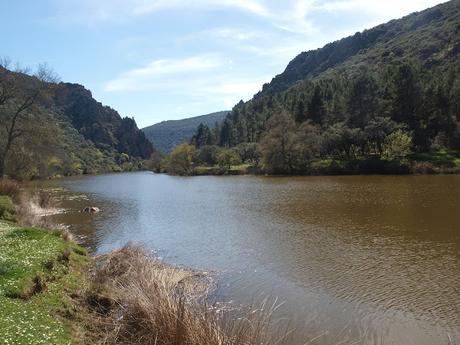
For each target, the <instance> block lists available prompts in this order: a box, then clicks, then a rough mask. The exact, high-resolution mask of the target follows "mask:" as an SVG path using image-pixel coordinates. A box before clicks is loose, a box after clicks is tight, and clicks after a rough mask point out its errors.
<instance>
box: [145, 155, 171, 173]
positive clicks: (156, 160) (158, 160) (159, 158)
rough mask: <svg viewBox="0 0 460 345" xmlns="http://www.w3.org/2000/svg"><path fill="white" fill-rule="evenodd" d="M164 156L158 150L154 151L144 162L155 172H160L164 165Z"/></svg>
mask: <svg viewBox="0 0 460 345" xmlns="http://www.w3.org/2000/svg"><path fill="white" fill-rule="evenodd" d="M165 157H166V156H165V155H164V154H163V153H161V152H160V151H154V152H153V153H152V154H151V155H150V158H149V159H148V160H147V161H146V162H145V166H146V167H147V169H150V170H152V171H154V172H156V173H161V172H162V171H163V168H164V165H165Z"/></svg>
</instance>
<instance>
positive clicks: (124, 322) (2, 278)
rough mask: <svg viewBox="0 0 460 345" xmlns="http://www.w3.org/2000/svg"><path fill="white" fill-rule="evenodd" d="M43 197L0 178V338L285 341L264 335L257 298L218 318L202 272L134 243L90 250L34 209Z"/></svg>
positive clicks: (209, 281) (195, 343) (175, 344)
mask: <svg viewBox="0 0 460 345" xmlns="http://www.w3.org/2000/svg"><path fill="white" fill-rule="evenodd" d="M49 202H50V201H49V198H47V197H46V196H45V195H44V194H41V195H33V194H31V193H30V192H27V193H26V192H24V191H23V190H22V189H21V186H20V185H19V184H17V183H16V182H13V181H11V180H0V249H1V255H0V269H1V270H0V343H1V344H70V343H71V344H165V345H169V344H172V345H183V344H190V345H203V344H216V345H217V344H219V345H221V344H222V345H224V344H225V345H226V344H228V345H231V344H235V345H237V344H254V345H256V344H275V343H276V344H283V343H288V340H289V337H288V335H289V333H288V332H284V333H278V334H277V335H276V336H273V335H272V336H270V335H269V334H270V333H269V332H268V329H269V325H270V322H269V319H270V308H265V307H266V306H264V308H261V309H265V310H267V309H268V311H264V312H260V313H259V312H258V311H257V310H254V311H253V312H251V313H250V314H249V315H248V316H247V317H246V318H241V319H235V320H234V321H225V322H224V321H223V320H224V319H225V318H224V315H223V314H222V313H220V312H219V311H218V310H216V308H214V307H212V306H211V305H208V302H207V296H208V294H209V293H210V292H211V291H212V290H213V289H214V287H215V281H214V278H213V277H212V276H210V275H209V274H204V273H201V272H198V271H194V270H192V269H186V268H178V267H174V266H171V265H168V264H165V263H164V262H162V261H159V260H158V259H156V258H155V257H153V256H152V254H151V253H149V252H148V251H147V250H145V249H143V248H142V247H138V246H134V245H127V246H125V247H123V248H121V249H119V250H115V251H113V252H110V253H106V254H104V255H100V256H96V257H94V256H90V255H89V254H88V253H87V251H86V250H85V249H84V248H82V247H81V246H80V245H78V244H77V243H75V241H74V240H73V238H72V236H71V234H70V233H69V232H67V231H66V230H62V229H53V227H52V225H50V224H46V223H43V222H42V221H41V218H40V217H37V214H36V212H37V210H43V208H44V207H49V206H50V205H49ZM34 212H35V214H34ZM32 225H33V226H32ZM44 226H48V227H49V228H44Z"/></svg>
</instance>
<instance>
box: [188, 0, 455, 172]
mask: <svg viewBox="0 0 460 345" xmlns="http://www.w3.org/2000/svg"><path fill="white" fill-rule="evenodd" d="M458 75H460V1H459V0H453V1H449V2H446V3H443V4H441V5H438V6H436V7H433V8H430V9H427V10H425V11H421V12H417V13H413V14H411V15H408V16H406V17H404V18H401V19H398V20H392V21H390V22H388V23H386V24H382V25H379V26H377V27H375V28H373V29H370V30H365V31H363V32H361V33H356V34H355V35H353V36H350V37H347V38H344V39H341V40H339V41H336V42H333V43H330V44H328V45H326V46H324V47H323V48H320V49H317V50H313V51H308V52H303V53H301V54H299V55H298V56H297V57H295V58H294V59H293V60H292V61H291V62H290V63H289V64H288V66H287V67H286V69H285V71H284V72H283V73H281V74H279V75H277V76H276V77H274V78H273V79H272V81H271V82H270V83H267V84H265V85H264V86H263V88H262V91H261V92H259V93H258V94H256V95H255V96H254V97H253V99H251V100H250V101H248V102H246V103H243V102H240V103H239V104H237V105H236V106H235V107H234V108H233V109H232V111H231V112H230V113H229V114H228V116H226V118H225V119H224V121H222V122H221V125H220V126H219V128H217V129H215V130H214V132H213V133H212V135H211V137H212V138H215V139H214V140H215V142H214V144H217V145H219V146H223V147H236V146H241V145H245V144H247V143H252V144H257V145H258V152H259V153H262V154H263V156H264V157H263V161H264V162H265V165H270V164H269V163H268V161H269V160H270V159H277V160H278V163H279V164H277V167H276V169H273V170H277V171H278V172H282V173H289V172H304V171H306V170H308V169H310V168H309V167H311V164H312V162H313V161H315V160H317V159H323V160H324V161H334V162H337V161H338V160H341V161H344V160H347V161H351V160H355V161H356V160H359V161H363V160H366V161H367V160H373V161H375V160H376V159H378V160H384V159H387V160H389V159H390V158H389V157H393V158H394V157H399V158H401V157H402V156H401V157H400V156H398V155H401V154H402V153H401V152H404V156H407V155H408V153H409V152H412V154H413V155H416V154H420V153H428V152H434V151H440V150H444V151H446V150H447V151H449V150H453V151H460V79H459V78H458ZM201 132H203V131H201ZM199 133H200V131H199V130H197V131H196V133H195V136H198V137H197V138H196V142H203V140H201V139H202V138H199ZM395 133H396V134H398V135H399V137H398V135H396V134H395ZM392 140H393V142H392ZM280 143H281V144H280ZM276 145H278V146H279V147H281V148H282V152H275V151H276V150H275V148H276ZM279 147H278V149H279ZM402 147H404V149H402ZM397 150H399V151H400V152H399V153H398V154H396V153H395V151H397ZM239 151H245V150H244V149H243V148H241V150H239ZM390 151H392V152H393V153H394V154H389V152H390Z"/></svg>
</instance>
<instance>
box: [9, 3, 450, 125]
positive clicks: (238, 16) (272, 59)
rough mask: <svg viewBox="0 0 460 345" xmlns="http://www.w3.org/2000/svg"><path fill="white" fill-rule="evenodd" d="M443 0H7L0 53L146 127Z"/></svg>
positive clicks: (233, 96)
mask: <svg viewBox="0 0 460 345" xmlns="http://www.w3.org/2000/svg"><path fill="white" fill-rule="evenodd" d="M442 2H445V1H442V0H384V1H383V0H277V1H275V0H33V1H31V0H0V5H1V8H2V10H1V13H0V22H1V23H2V27H3V28H6V34H5V32H4V35H2V44H1V47H0V57H8V58H9V59H11V60H12V61H14V62H15V63H17V64H18V65H20V66H23V67H25V66H29V67H32V68H33V67H34V66H37V65H38V64H40V63H47V64H48V65H49V66H51V67H52V68H53V70H54V71H55V72H56V73H57V74H58V75H59V76H60V79H61V80H62V81H65V82H72V83H79V84H82V85H84V86H85V87H86V88H88V89H90V90H91V91H92V93H93V97H95V98H96V99H97V100H98V101H100V102H102V103H103V104H105V105H109V106H111V107H112V108H114V109H116V110H117V111H118V112H119V113H120V114H121V115H122V116H129V117H134V118H135V119H136V121H137V123H138V125H139V126H140V127H145V126H148V125H152V124H154V123H157V122H160V121H164V120H173V119H181V118H186V117H190V116H196V115H202V114H207V113H211V112H215V111H220V110H229V109H231V108H232V107H233V106H234V105H235V104H236V103H237V102H238V101H239V100H241V99H242V100H244V101H247V100H249V99H251V98H252V96H253V95H254V94H255V93H257V92H258V91H259V90H260V89H261V88H262V85H263V84H264V83H266V82H270V80H271V79H272V78H273V77H274V76H275V75H277V74H279V73H282V72H283V70H284V69H285V67H286V66H287V64H288V63H289V61H291V60H292V59H293V58H294V57H295V56H296V55H298V54H299V53H301V52H303V51H308V50H311V49H316V48H320V47H322V46H324V45H325V44H327V43H329V42H332V41H334V40H337V39H340V38H343V37H346V36H349V35H351V34H354V33H355V32H357V31H362V30H364V29H368V28H372V27H373V26H375V25H378V24H381V23H384V22H387V21H389V20H391V19H395V18H400V17H402V16H404V15H407V14H409V13H411V12H414V11H419V10H423V9H425V8H428V7H431V6H434V5H437V4H439V3H442Z"/></svg>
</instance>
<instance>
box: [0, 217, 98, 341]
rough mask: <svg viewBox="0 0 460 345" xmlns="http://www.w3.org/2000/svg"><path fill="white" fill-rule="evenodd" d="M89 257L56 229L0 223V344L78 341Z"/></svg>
mask: <svg viewBox="0 0 460 345" xmlns="http://www.w3.org/2000/svg"><path fill="white" fill-rule="evenodd" d="M89 266H90V259H89V258H88V257H87V256H86V252H85V251H84V250H83V249H82V248H80V247H78V246H77V245H76V244H74V243H72V242H68V241H65V240H64V239H63V238H62V237H61V235H60V233H59V232H53V231H47V230H41V229H35V228H22V227H19V226H17V225H15V224H13V223H9V222H5V221H0V344H18V345H20V344H68V343H70V342H72V343H78V342H79V339H78V338H79V336H78V334H79V333H81V330H80V329H79V328H80V326H77V325H76V323H75V322H72V321H71V320H72V318H73V319H76V318H77V315H78V308H79V307H78V303H77V302H76V300H74V299H72V298H71V297H70V296H77V295H79V294H81V293H82V291H83V290H84V289H85V281H86V279H87V276H86V274H87V269H88V267H89Z"/></svg>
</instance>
